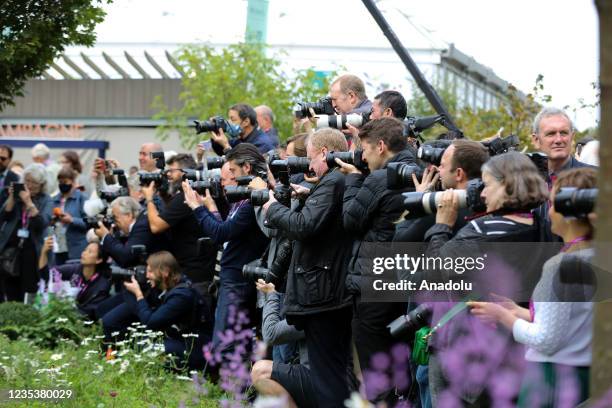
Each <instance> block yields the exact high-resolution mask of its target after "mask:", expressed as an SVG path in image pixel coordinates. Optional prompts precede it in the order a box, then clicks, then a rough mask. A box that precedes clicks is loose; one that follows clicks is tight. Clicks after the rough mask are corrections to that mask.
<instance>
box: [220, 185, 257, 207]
mask: <svg viewBox="0 0 612 408" xmlns="http://www.w3.org/2000/svg"><path fill="white" fill-rule="evenodd" d="M225 198H227V201H229V202H230V203H237V202H238V201H242V200H250V199H251V189H250V188H248V187H246V186H225Z"/></svg>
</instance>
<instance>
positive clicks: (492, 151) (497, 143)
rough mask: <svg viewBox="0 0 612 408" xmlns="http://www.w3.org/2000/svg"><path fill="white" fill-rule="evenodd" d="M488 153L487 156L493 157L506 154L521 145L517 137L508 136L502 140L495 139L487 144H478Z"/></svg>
mask: <svg viewBox="0 0 612 408" xmlns="http://www.w3.org/2000/svg"><path fill="white" fill-rule="evenodd" d="M480 143H481V144H482V145H483V146H484V147H486V148H487V150H488V151H489V156H495V155H498V154H502V153H507V152H509V151H510V150H516V148H517V147H518V146H519V145H520V144H521V141H520V140H519V138H518V136H516V135H510V136H506V137H504V138H501V137H496V138H495V139H493V140H489V141H488V142H480Z"/></svg>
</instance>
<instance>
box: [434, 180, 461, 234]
mask: <svg viewBox="0 0 612 408" xmlns="http://www.w3.org/2000/svg"><path fill="white" fill-rule="evenodd" d="M458 210H459V200H458V199H457V194H455V191H454V190H453V189H452V188H451V189H448V190H446V191H444V192H443V193H442V197H441V198H440V202H439V203H438V208H437V212H436V224H446V225H448V226H449V227H452V226H453V225H455V222H457V214H458Z"/></svg>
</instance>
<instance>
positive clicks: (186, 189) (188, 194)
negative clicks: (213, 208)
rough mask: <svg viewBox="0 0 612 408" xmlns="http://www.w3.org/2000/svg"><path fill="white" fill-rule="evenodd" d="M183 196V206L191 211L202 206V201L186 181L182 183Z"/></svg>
mask: <svg viewBox="0 0 612 408" xmlns="http://www.w3.org/2000/svg"><path fill="white" fill-rule="evenodd" d="M182 187H183V194H184V195H185V204H187V206H189V208H191V209H192V210H195V209H196V208H198V207H200V206H202V205H204V199H203V198H202V196H201V195H199V194H198V193H196V192H195V191H194V189H193V188H191V186H190V185H189V183H188V182H187V181H183V184H182Z"/></svg>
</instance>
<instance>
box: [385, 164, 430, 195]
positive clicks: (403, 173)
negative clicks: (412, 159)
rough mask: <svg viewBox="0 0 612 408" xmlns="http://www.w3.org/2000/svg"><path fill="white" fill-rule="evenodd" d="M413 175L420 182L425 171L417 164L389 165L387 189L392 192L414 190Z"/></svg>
mask: <svg viewBox="0 0 612 408" xmlns="http://www.w3.org/2000/svg"><path fill="white" fill-rule="evenodd" d="M413 174H414V175H416V176H417V178H418V179H419V180H420V179H421V178H422V177H423V169H422V168H421V167H419V166H417V165H415V164H407V163H389V164H387V188H388V189H390V190H401V189H404V188H414V182H413V181H412V175H413Z"/></svg>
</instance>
